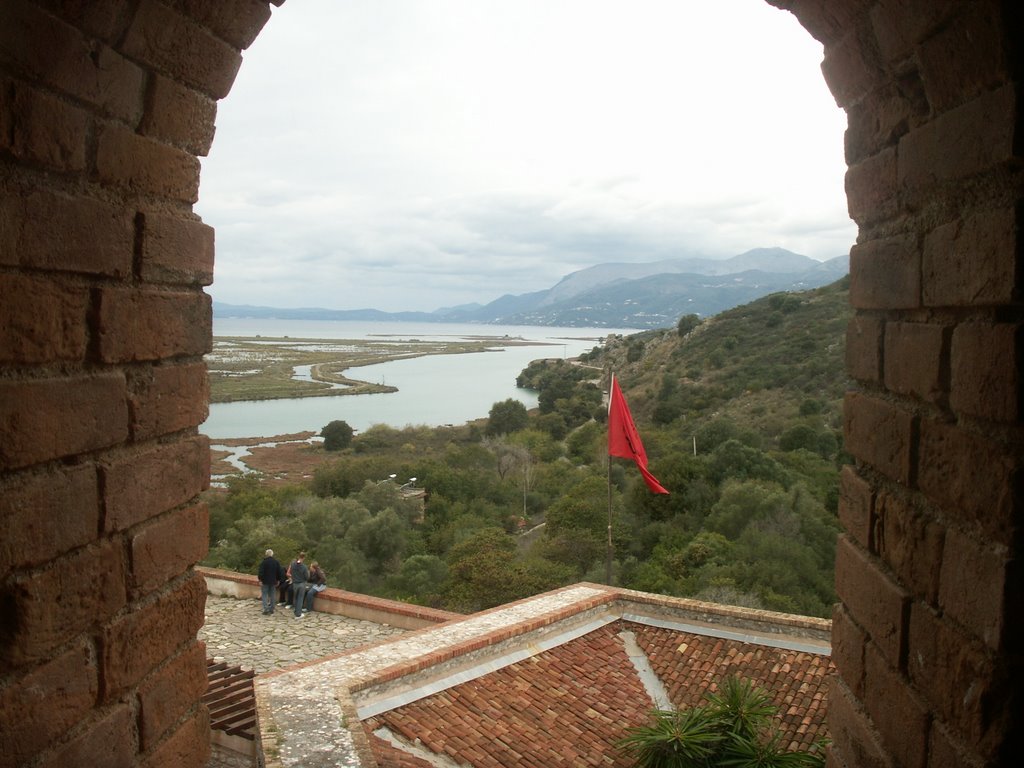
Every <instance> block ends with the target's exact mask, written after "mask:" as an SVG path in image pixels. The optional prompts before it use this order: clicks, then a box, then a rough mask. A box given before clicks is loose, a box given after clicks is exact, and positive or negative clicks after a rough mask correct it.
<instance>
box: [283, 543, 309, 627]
mask: <svg viewBox="0 0 1024 768" xmlns="http://www.w3.org/2000/svg"><path fill="white" fill-rule="evenodd" d="M305 559H306V553H305V552H299V554H298V556H297V557H296V558H295V560H293V561H292V564H291V565H289V566H288V576H289V577H290V578H291V580H292V589H291V592H292V607H293V608H294V609H295V618H297V619H301V618H302V606H303V604H304V603H305V601H306V587H307V586H308V581H309V568H307V567H306V564H305V563H303V562H302V561H303V560H305Z"/></svg>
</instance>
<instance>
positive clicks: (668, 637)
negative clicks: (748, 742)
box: [632, 625, 834, 749]
mask: <svg viewBox="0 0 1024 768" xmlns="http://www.w3.org/2000/svg"><path fill="white" fill-rule="evenodd" d="M632 627H633V631H634V633H635V634H636V640H637V644H638V645H639V646H640V647H641V648H642V649H643V650H644V653H645V654H646V655H647V658H648V659H649V660H650V663H651V667H652V668H653V670H654V672H655V674H656V675H657V676H658V678H659V679H660V680H661V681H662V683H663V684H664V686H665V688H666V689H667V690H668V694H669V698H670V699H671V701H672V703H673V704H674V705H675V707H676V708H677V709H688V708H690V707H693V706H695V705H697V704H700V703H701V699H702V698H703V696H704V693H705V692H706V691H711V692H714V691H716V690H717V689H718V687H717V683H718V681H719V680H721V679H722V678H725V677H728V676H730V675H735V676H738V677H742V678H746V679H748V680H751V681H753V682H754V683H755V684H756V685H757V686H758V687H760V688H764V689H765V690H766V691H768V693H769V694H770V695H771V697H772V703H773V704H774V705H775V706H776V707H777V708H778V711H777V712H776V716H775V717H776V721H777V722H778V723H779V728H780V730H781V731H782V732H783V733H784V734H785V735H786V736H787V737H788V738H789V748H790V749H806V748H808V747H810V746H811V745H812V744H813V743H814V742H815V741H817V740H818V739H820V738H822V737H824V736H825V735H826V734H827V731H826V728H825V701H826V696H827V693H828V676H829V675H830V674H832V672H833V671H834V666H833V664H832V660H831V658H830V657H828V656H825V655H822V654H816V653H806V652H803V651H794V650H787V649H785V648H773V647H770V646H766V645H760V644H757V643H748V642H741V641H738V640H732V639H726V638H721V637H709V636H705V635H697V634H690V633H686V632H678V631H673V630H670V629H664V628H660V627H651V626H641V625H632Z"/></svg>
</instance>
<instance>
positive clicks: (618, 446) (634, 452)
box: [608, 375, 668, 493]
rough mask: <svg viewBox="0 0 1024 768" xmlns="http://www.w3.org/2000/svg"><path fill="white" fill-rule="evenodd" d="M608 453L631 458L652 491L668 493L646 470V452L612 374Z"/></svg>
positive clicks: (609, 401) (609, 402) (609, 399)
mask: <svg viewBox="0 0 1024 768" xmlns="http://www.w3.org/2000/svg"><path fill="white" fill-rule="evenodd" d="M608 455H609V456H619V457H621V458H623V459H632V460H633V461H635V462H636V465H637V467H638V468H639V469H640V474H641V475H643V476H644V482H645V483H647V487H648V488H650V489H651V491H652V492H653V493H668V491H666V490H665V489H664V488H663V487H662V486H661V483H659V482H658V480H657V478H655V477H654V475H652V474H651V473H650V472H648V471H647V453H646V452H645V451H644V444H643V443H642V442H640V433H639V432H637V431H636V424H634V423H633V416H632V415H631V414H630V413H629V406H628V405H626V398H624V397H623V396H622V390H621V389H619V382H618V381H617V380H616V379H615V376H614V375H613V376H612V389H611V393H610V395H609V398H608Z"/></svg>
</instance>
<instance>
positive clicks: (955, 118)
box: [898, 85, 1018, 192]
mask: <svg viewBox="0 0 1024 768" xmlns="http://www.w3.org/2000/svg"><path fill="white" fill-rule="evenodd" d="M1017 106H1018V103H1017V99H1016V95H1015V93H1014V87H1013V86H1012V85H1006V86H1003V87H1002V88H1000V89H998V90H995V91H991V92H989V93H986V94H984V95H982V96H979V97H978V98H976V99H974V100H973V101H970V102H968V103H967V104H964V105H963V106H961V107H958V108H956V109H954V110H951V111H949V112H946V113H943V114H941V115H939V116H938V117H937V118H935V119H934V120H932V121H931V122H930V123H927V124H925V125H922V126H920V127H919V128H918V129H917V130H914V131H911V132H910V133H908V134H907V135H906V136H904V137H903V138H901V139H900V146H899V163H898V165H899V179H900V185H901V186H902V187H903V188H904V190H909V191H912V192H920V191H922V190H928V189H931V188H932V187H933V186H934V185H935V184H937V183H941V182H953V181H960V180H962V179H965V178H967V177H969V176H973V175H975V174H979V173H982V172H984V171H989V170H992V169H993V168H995V167H997V166H998V165H1000V164H1003V163H1007V162H1009V161H1010V160H1011V159H1012V158H1013V157H1014V145H1013V142H1014V131H1013V126H1014V125H1015V121H1014V116H1015V113H1016V109H1017Z"/></svg>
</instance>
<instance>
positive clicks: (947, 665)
mask: <svg viewBox="0 0 1024 768" xmlns="http://www.w3.org/2000/svg"><path fill="white" fill-rule="evenodd" d="M909 643H910V651H909V654H908V658H907V667H908V673H909V676H910V680H911V683H913V685H914V687H915V688H916V689H917V690H918V691H920V692H921V693H922V694H924V696H925V698H927V699H928V702H929V704H930V705H931V707H932V709H933V710H934V711H935V712H936V713H937V714H938V715H939V716H940V717H941V718H942V719H944V720H945V721H946V723H947V724H948V725H949V726H950V727H951V728H952V730H953V732H954V733H956V734H957V736H958V738H960V739H962V740H964V741H965V742H966V743H967V744H968V745H969V746H970V747H971V748H972V749H974V750H980V751H981V753H982V754H983V756H985V752H986V751H988V750H991V749H992V747H993V742H994V741H997V740H998V738H999V737H1000V735H1001V734H1000V732H999V731H998V728H999V727H1000V726H1001V724H1000V723H999V718H1002V717H1004V716H1005V715H1006V714H1007V713H1008V712H1009V711H1010V710H1009V709H1008V704H1007V697H1008V695H1009V690H1008V689H1009V688H1010V687H1011V683H1010V681H1009V680H1008V679H1007V678H1006V676H1005V674H1004V673H1002V672H1000V671H999V670H998V668H997V667H996V666H995V665H994V663H993V661H992V658H991V656H989V655H988V654H987V653H985V651H984V648H983V646H981V644H980V643H979V641H978V640H976V639H974V638H971V637H970V636H968V635H966V634H964V633H962V632H961V631H959V630H958V629H956V628H955V627H954V626H953V624H952V623H951V622H949V621H944V620H943V619H941V618H939V617H938V616H936V615H935V613H934V612H933V611H932V610H931V609H929V608H928V607H927V606H925V605H923V604H921V603H915V604H914V605H913V607H912V609H911V612H910V631H909ZM954 692H955V693H954ZM987 757H991V755H987Z"/></svg>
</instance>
